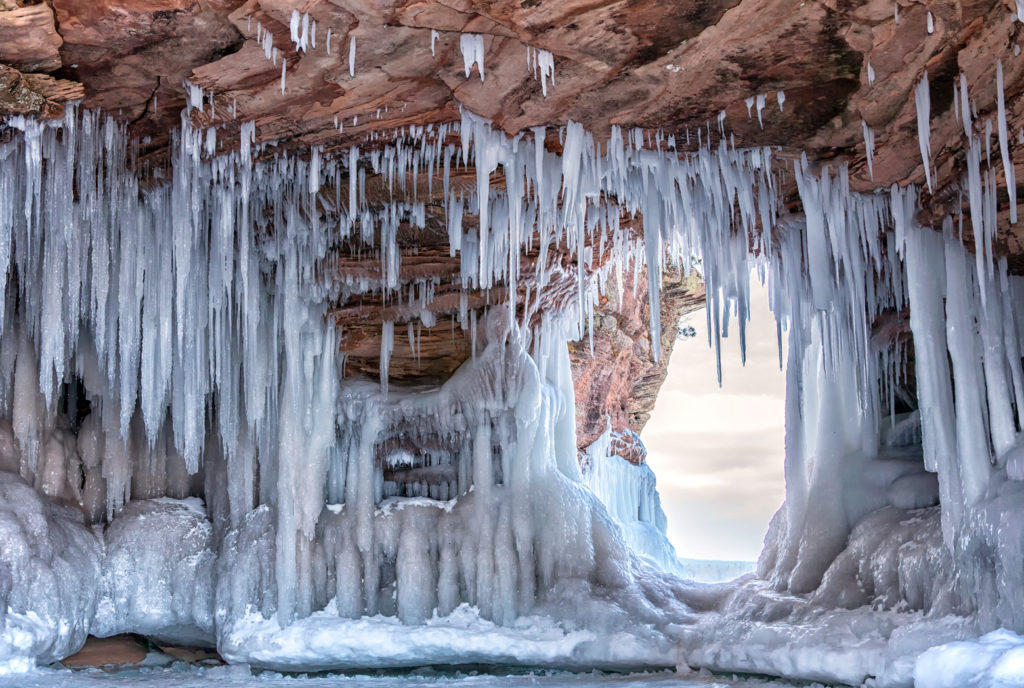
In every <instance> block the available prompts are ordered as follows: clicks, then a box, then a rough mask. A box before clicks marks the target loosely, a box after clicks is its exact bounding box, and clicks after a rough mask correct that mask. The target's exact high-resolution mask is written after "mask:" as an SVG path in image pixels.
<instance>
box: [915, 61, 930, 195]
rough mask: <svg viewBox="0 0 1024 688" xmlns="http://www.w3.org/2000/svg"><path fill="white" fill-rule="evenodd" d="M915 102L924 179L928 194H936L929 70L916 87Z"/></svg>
mask: <svg viewBox="0 0 1024 688" xmlns="http://www.w3.org/2000/svg"><path fill="white" fill-rule="evenodd" d="M914 102H915V103H916V105H917V142H918V145H919V147H920V148H921V161H922V162H923V163H924V177H925V180H927V182H928V193H934V189H932V164H931V160H930V156H931V152H930V151H931V143H930V138H931V121H930V118H931V99H930V96H929V93H928V70H925V72H924V76H922V77H921V80H920V81H918V82H917V86H915V87H914Z"/></svg>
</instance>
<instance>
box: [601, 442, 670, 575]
mask: <svg viewBox="0 0 1024 688" xmlns="http://www.w3.org/2000/svg"><path fill="white" fill-rule="evenodd" d="M618 435H619V433H616V432H615V431H614V430H612V428H611V426H610V424H609V427H608V429H607V430H605V432H604V433H603V434H602V435H601V436H600V437H599V438H598V439H597V440H595V441H594V443H593V444H591V445H590V446H589V447H588V448H587V451H586V455H585V458H584V459H583V461H582V466H581V468H582V471H583V484H584V485H586V486H587V487H589V488H590V491H591V492H593V493H594V494H595V495H596V496H597V497H598V499H600V500H601V502H602V503H603V504H604V505H605V507H607V509H608V514H609V515H610V516H611V517H612V518H613V519H615V520H616V521H617V522H618V524H619V526H620V527H621V528H622V534H623V536H624V537H625V540H626V544H628V545H629V546H630V548H632V549H633V551H634V552H636V553H638V554H641V555H643V556H646V557H648V558H650V559H652V560H653V561H654V562H655V563H656V564H657V565H658V567H659V568H661V569H663V570H665V571H671V572H673V573H676V574H679V575H683V573H684V572H683V566H682V564H681V563H680V561H679V557H678V556H677V555H676V551H675V547H673V546H672V543H671V542H669V540H668V536H667V535H666V529H667V528H668V519H667V518H666V517H665V512H664V511H662V508H661V497H660V496H659V495H658V489H657V486H656V479H655V477H654V471H652V470H651V468H650V466H648V465H647V463H646V462H641V463H639V464H633V463H630V462H629V461H627V460H626V459H624V458H622V457H620V456H618V455H617V454H615V453H614V451H613V445H614V443H615V442H616V441H621V440H620V438H619V437H618ZM629 440H630V443H631V444H634V443H635V444H636V445H638V446H640V447H643V443H642V442H640V438H639V437H636V436H634V437H631V438H629ZM644 451H645V450H644ZM641 461H642V457H641Z"/></svg>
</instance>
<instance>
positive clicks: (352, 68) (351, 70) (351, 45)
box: [348, 36, 356, 76]
mask: <svg viewBox="0 0 1024 688" xmlns="http://www.w3.org/2000/svg"><path fill="white" fill-rule="evenodd" d="M348 75H349V76H355V75H356V37H355V36H352V37H351V38H349V39H348Z"/></svg>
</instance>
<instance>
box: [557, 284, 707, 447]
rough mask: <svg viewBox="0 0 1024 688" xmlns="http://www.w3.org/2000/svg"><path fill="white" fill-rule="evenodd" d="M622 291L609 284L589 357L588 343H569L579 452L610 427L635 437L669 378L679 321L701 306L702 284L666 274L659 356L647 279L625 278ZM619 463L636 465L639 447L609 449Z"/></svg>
mask: <svg viewBox="0 0 1024 688" xmlns="http://www.w3.org/2000/svg"><path fill="white" fill-rule="evenodd" d="M625 277H626V278H625V279H624V280H623V284H622V288H621V290H620V289H619V288H618V286H617V285H615V284H612V283H609V285H608V287H607V291H606V293H605V295H604V296H603V297H602V299H601V303H600V305H599V306H598V307H597V308H595V313H594V338H593V345H594V348H593V352H591V350H590V339H589V337H586V336H584V338H583V339H582V340H580V341H578V342H572V343H570V354H569V355H570V359H571V361H572V366H573V382H574V383H575V389H576V443H577V445H579V447H580V449H581V450H582V449H584V448H585V447H587V446H588V445H589V444H590V443H591V442H593V441H594V440H596V439H597V438H598V437H599V436H600V435H601V433H603V432H604V431H605V429H606V428H607V427H608V426H609V425H611V427H612V429H613V430H615V431H617V432H622V431H623V430H627V429H628V430H632V431H633V432H634V433H637V434H639V433H640V431H641V430H643V427H644V425H646V424H647V421H648V419H649V418H650V415H651V410H652V409H653V408H654V401H655V398H656V397H657V395H658V390H659V389H660V388H661V384H662V383H663V382H664V381H665V376H666V375H667V373H668V362H669V358H670V357H671V355H672V348H673V346H674V344H675V340H676V335H677V328H676V323H678V322H679V319H680V318H681V317H682V316H683V315H685V314H686V313H689V312H691V311H693V310H695V309H697V308H700V307H702V306H703V305H704V285H703V284H702V283H701V282H700V280H699V279H698V278H697V277H696V275H692V276H690V277H689V278H685V277H683V275H682V274H681V271H679V270H678V269H673V268H669V269H666V271H665V273H664V276H663V279H662V285H661V323H662V326H661V356H660V357H659V359H658V360H655V359H654V355H653V352H652V348H651V329H650V303H649V299H648V292H647V278H646V276H645V273H644V272H641V273H640V275H639V278H638V280H637V283H636V285H635V286H634V284H633V279H632V277H631V276H625ZM612 449H613V451H616V452H617V453H620V454H622V455H623V458H625V459H627V460H629V461H631V462H633V463H639V462H642V461H643V458H644V455H645V452H644V451H643V450H642V447H640V446H637V447H630V446H622V447H619V446H613V447H612Z"/></svg>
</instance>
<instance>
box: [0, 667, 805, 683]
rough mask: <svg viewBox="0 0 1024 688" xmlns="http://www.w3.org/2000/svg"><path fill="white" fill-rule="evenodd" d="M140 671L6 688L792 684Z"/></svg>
mask: <svg viewBox="0 0 1024 688" xmlns="http://www.w3.org/2000/svg"><path fill="white" fill-rule="evenodd" d="M182 667H183V665H180V664H179V665H175V666H172V667H170V668H159V669H139V670H132V671H122V672H117V673H107V672H104V671H102V670H99V669H93V670H89V671H58V670H39V671H36V672H34V673H31V674H23V675H20V676H13V677H5V678H4V681H5V682H4V684H3V685H4V688H101V687H102V688H105V687H108V686H133V687H135V686H138V687H140V688H165V687H166V688H208V687H209V686H211V685H214V682H215V683H216V685H217V686H218V688H238V687H241V686H259V688H277V687H287V688H333V687H334V686H344V687H345V688H421V687H422V688H491V687H492V686H495V687H496V686H501V687H502V688H526V687H527V686H530V687H531V688H618V687H621V688H648V687H650V688H655V687H659V688H660V687H662V686H664V687H665V688H668V687H669V686H671V688H791V686H792V684H788V683H780V682H776V681H765V680H761V679H753V678H740V677H711V676H697V675H693V676H691V677H684V676H680V675H678V674H676V673H673V672H668V671H666V672H661V673H654V674H628V675H622V674H598V673H591V674H570V673H563V672H544V673H521V674H514V675H500V674H498V675H495V674H475V673H451V674H442V673H437V672H433V671H430V670H423V671H418V672H413V673H409V674H401V675H390V676H348V675H346V676H341V675H327V676H315V677H308V676H305V675H301V676H294V675H293V676H284V675H282V674H277V673H273V672H263V673H259V674H253V673H252V672H250V670H249V668H248V667H245V666H223V667H212V668H208V669H203V668H193V667H189V668H182Z"/></svg>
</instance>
